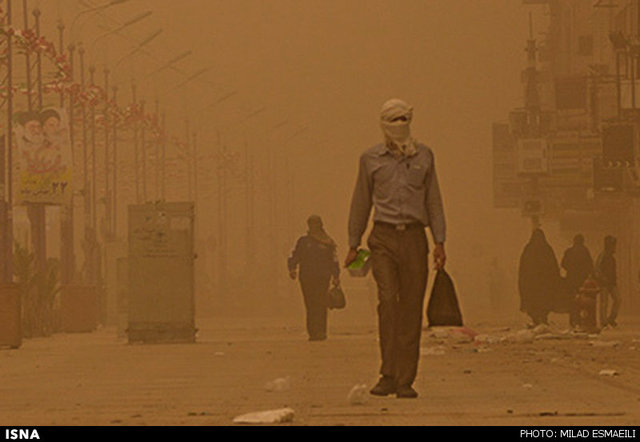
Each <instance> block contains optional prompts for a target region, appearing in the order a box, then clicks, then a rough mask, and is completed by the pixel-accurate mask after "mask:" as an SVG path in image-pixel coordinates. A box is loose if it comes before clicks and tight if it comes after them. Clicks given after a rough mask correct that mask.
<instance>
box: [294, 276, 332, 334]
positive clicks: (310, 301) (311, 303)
mask: <svg viewBox="0 0 640 442" xmlns="http://www.w3.org/2000/svg"><path fill="white" fill-rule="evenodd" d="M300 286H301V287H302V295H303V296H304V306H305V309H306V311H307V333H308V334H309V337H310V338H312V339H323V338H325V337H326V336H327V301H328V299H327V298H328V296H327V292H328V291H329V278H305V279H300Z"/></svg>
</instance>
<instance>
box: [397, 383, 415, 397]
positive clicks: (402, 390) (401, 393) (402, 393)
mask: <svg viewBox="0 0 640 442" xmlns="http://www.w3.org/2000/svg"><path fill="white" fill-rule="evenodd" d="M396 397H398V398H405V399H415V398H417V397H418V392H417V391H415V390H414V389H413V388H411V386H410V385H405V386H403V387H398V391H397V392H396Z"/></svg>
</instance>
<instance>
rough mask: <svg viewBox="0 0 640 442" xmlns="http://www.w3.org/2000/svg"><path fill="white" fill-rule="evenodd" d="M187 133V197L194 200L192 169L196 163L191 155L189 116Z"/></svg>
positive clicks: (186, 122) (186, 123) (186, 127)
mask: <svg viewBox="0 0 640 442" xmlns="http://www.w3.org/2000/svg"><path fill="white" fill-rule="evenodd" d="M185 135H186V145H185V150H186V152H185V155H186V157H187V195H188V197H187V199H188V200H189V201H192V200H193V187H191V180H192V174H193V172H192V170H193V163H194V159H193V158H192V155H191V132H190V130H189V117H187V118H186V120H185Z"/></svg>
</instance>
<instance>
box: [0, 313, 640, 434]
mask: <svg viewBox="0 0 640 442" xmlns="http://www.w3.org/2000/svg"><path fill="white" fill-rule="evenodd" d="M297 319H299V318H292V319H291V321H289V322H290V324H295V322H296V321H295V320H297ZM197 325H198V327H199V329H200V332H199V334H198V339H197V343H196V344H185V345H128V344H127V343H126V342H125V341H124V340H123V339H119V338H118V336H117V333H116V330H115V329H111V328H108V329H102V330H99V331H98V332H95V333H90V334H75V335H74V334H57V335H54V336H52V337H49V338H38V339H29V340H25V341H24V344H23V346H22V347H21V348H20V349H18V350H0V377H1V378H2V380H3V381H2V386H0V425H11V426H20V425H24V426H35V425H233V423H232V420H233V418H234V417H235V416H237V415H239V414H243V413H248V412H252V411H261V410H268V409H274V408H281V407H285V406H286V407H291V408H293V409H294V410H295V412H296V415H295V419H294V422H293V424H294V425H582V426H584V425H637V424H638V423H639V422H640V387H639V386H638V382H637V381H638V379H640V341H639V338H640V333H639V331H640V327H639V326H638V325H639V324H636V323H629V322H625V321H624V319H623V320H621V321H620V327H619V328H618V329H616V330H607V331H605V332H604V333H603V334H602V335H601V336H599V337H597V338H595V337H591V338H587V337H583V338H566V337H564V338H561V337H558V336H556V337H554V336H551V335H549V336H547V338H545V339H536V340H531V341H530V342H508V341H507V340H506V338H507V337H508V336H509V335H513V334H514V333H515V332H517V331H518V328H511V329H509V330H507V329H505V328H504V326H502V325H491V324H484V325H483V324H479V325H476V326H475V327H474V326H473V325H472V326H471V327H470V328H473V329H474V330H475V331H476V332H479V333H483V334H484V335H485V336H488V337H489V338H484V339H486V342H484V343H478V342H471V341H470V340H469V339H467V338H465V337H464V336H463V335H462V334H455V333H454V334H451V332H448V331H446V330H444V331H442V330H441V331H440V332H438V333H434V332H432V331H431V332H430V331H425V333H424V335H423V339H422V353H423V355H422V356H421V363H420V364H421V365H420V371H419V375H418V379H417V381H416V385H415V386H416V389H417V390H418V391H419V392H420V397H419V398H418V399H417V400H398V399H396V398H392V397H388V398H377V397H370V398H369V400H368V403H367V404H365V405H357V406H354V405H350V404H349V403H348V401H347V394H348V393H349V391H350V389H351V388H352V387H353V386H354V385H356V384H359V383H366V384H368V385H372V383H373V382H375V381H376V379H377V369H378V363H379V354H378V347H377V345H378V344H377V340H376V333H375V327H372V326H371V325H370V324H368V325H364V326H346V325H336V326H332V327H331V328H330V332H331V334H330V337H329V339H328V340H327V341H325V342H308V341H307V340H306V336H305V334H304V331H303V329H302V328H301V327H300V326H296V325H289V326H283V325H281V321H280V320H278V319H276V318H272V319H265V320H256V319H248V318H245V319H231V318H225V319H220V318H218V319H208V320H205V319H200V320H199V321H198V324H197ZM447 333H449V334H447ZM500 337H503V338H505V340H504V342H497V341H498V340H499V338H500ZM490 338H493V339H490ZM604 369H611V370H615V371H616V372H617V373H618V375H615V376H603V375H600V374H599V373H600V371H601V370H604ZM286 376H289V377H290V381H291V387H290V388H289V389H288V390H286V391H281V392H267V391H266V390H265V388H264V386H265V384H266V383H267V382H268V381H271V380H273V379H275V378H280V377H286Z"/></svg>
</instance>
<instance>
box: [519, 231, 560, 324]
mask: <svg viewBox="0 0 640 442" xmlns="http://www.w3.org/2000/svg"><path fill="white" fill-rule="evenodd" d="M518 288H519V290H520V310H521V311H523V312H525V313H527V314H528V315H529V316H530V317H531V320H532V321H533V325H534V326H535V325H538V324H546V323H547V315H548V314H549V312H551V311H552V310H553V309H554V306H555V298H556V295H557V292H558V291H559V289H560V268H559V267H558V260H557V259H556V255H555V253H554V252H553V249H552V248H551V246H550V245H549V243H548V242H547V240H546V238H545V236H544V232H543V231H542V230H541V229H535V230H534V231H533V234H532V235H531V239H530V240H529V243H528V244H527V245H526V246H525V248H524V251H523V252H522V255H521V256H520V269H519V271H518Z"/></svg>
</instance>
